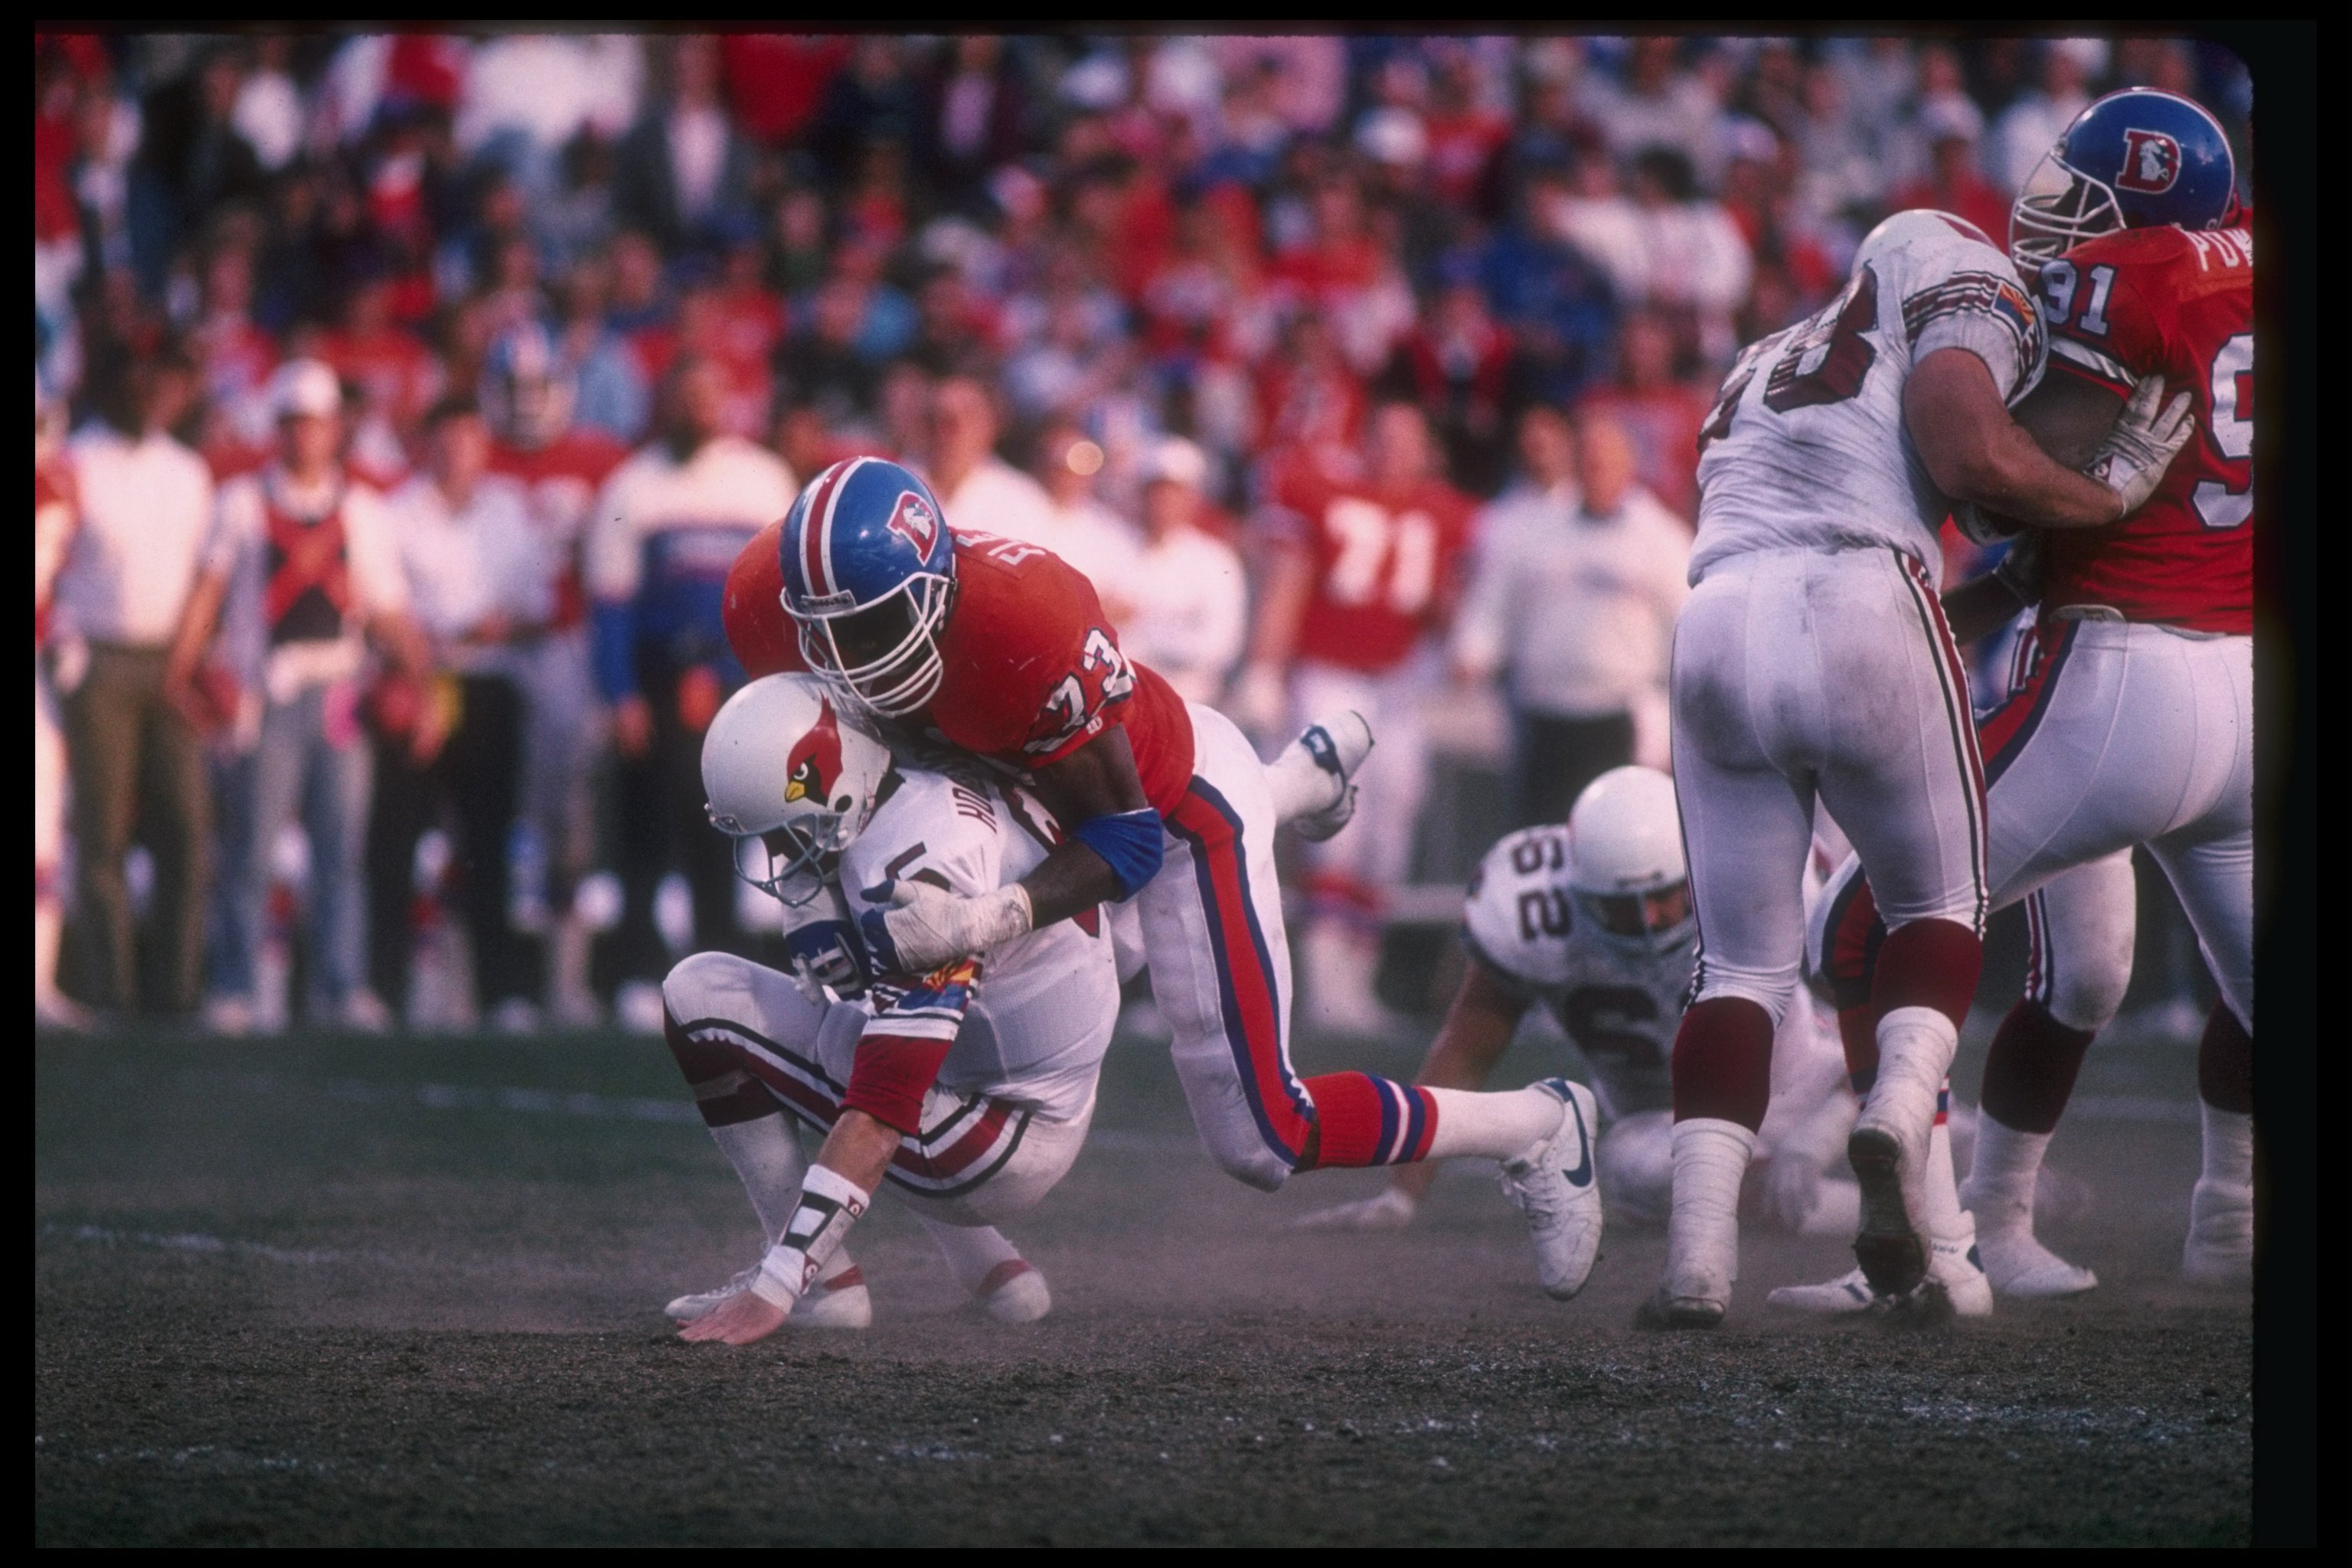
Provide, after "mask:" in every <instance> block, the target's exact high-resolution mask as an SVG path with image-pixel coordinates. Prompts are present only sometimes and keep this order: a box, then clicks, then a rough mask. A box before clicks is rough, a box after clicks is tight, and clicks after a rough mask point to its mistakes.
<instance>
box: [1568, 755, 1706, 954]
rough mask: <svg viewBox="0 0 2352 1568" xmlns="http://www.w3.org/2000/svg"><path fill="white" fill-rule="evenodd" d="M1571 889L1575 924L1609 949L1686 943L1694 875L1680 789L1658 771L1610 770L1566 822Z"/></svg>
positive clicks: (1578, 800)
mask: <svg viewBox="0 0 2352 1568" xmlns="http://www.w3.org/2000/svg"><path fill="white" fill-rule="evenodd" d="M1568 888H1569V897H1570V898H1571V899H1572V900H1575V903H1576V918H1577V922H1578V923H1579V924H1580V925H1584V926H1586V927H1588V928H1589V929H1591V930H1592V931H1596V932H1598V933H1599V934H1600V936H1601V939H1602V940H1603V941H1605V942H1612V943H1614V944H1616V945H1618V946H1621V947H1626V948H1629V949H1635V950H1639V951H1641V952H1664V951H1666V950H1668V949H1670V948H1674V947H1677V946H1680V945H1681V944H1682V943H1683V942H1686V941H1688V940H1689V937H1690V934H1691V931H1692V930H1693V929H1694V927H1695V926H1696V917H1695V916H1694V915H1693V913H1692V912H1691V899H1690V878H1689V872H1688V871H1687V869H1686V868H1685V866H1684V863H1683V828H1682V816H1681V814H1680V813H1679V812H1678V811H1677V810H1676V809H1675V781H1674V780H1672V779H1670V778H1668V777H1667V776H1666V775H1665V774H1664V773H1660V772H1658V770H1657V769H1655V768H1643V767H1622V768H1612V769H1610V770H1609V772H1607V773H1602V774H1601V776H1600V777H1599V778H1597V779H1594V780H1593V781H1592V782H1591V784H1587V785H1586V786H1585V788H1584V793H1583V794H1582V795H1579V796H1577V798H1576V807H1575V809H1574V810H1572V811H1570V813H1569V814H1568Z"/></svg>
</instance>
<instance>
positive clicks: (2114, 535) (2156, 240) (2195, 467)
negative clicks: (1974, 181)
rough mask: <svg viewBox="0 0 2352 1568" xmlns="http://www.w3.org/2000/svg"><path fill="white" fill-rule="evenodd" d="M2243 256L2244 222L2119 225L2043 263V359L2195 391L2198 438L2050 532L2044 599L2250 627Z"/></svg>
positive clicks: (2250, 481)
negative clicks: (2145, 490) (2126, 496)
mask: <svg viewBox="0 0 2352 1568" xmlns="http://www.w3.org/2000/svg"><path fill="white" fill-rule="evenodd" d="M2253 263H2254V252H2253V241H2252V237H2250V236H2249V234H2248V232H2247V231H2246V230H2245V229H2242V228H2231V229H2217V230H2213V231H2210V232H2207V233H2202V234H2189V233H2187V232H2185V231H2183V230H2180V229H2178V228H2139V229H2126V230H2125V231H2124V232H2122V233H2120V234H2109V235H2102V236H2101V237H2098V238H2097V239H2094V240H2092V241H2090V242H2088V243H2087V244H2084V245H2078V246H2076V247H2074V249H2072V250H2070V251H2068V252H2067V253H2066V254H2065V255H2064V256H2063V257H2062V258H2059V259H2058V260H2056V261H2053V262H2051V263H2049V264H2048V265H2047V266H2045V267H2044V268H2042V306H2043V311H2044V314H2045V315H2047V317H2048V318H2049V322H2050V368H2051V370H2052V371H2053V373H2064V374H2070V375H2079V376H2083V377H2085V378H2087V379H2089V380H2091V381H2094V382H2096V383H2098V384H2100V385H2103V386H2106V387H2110V388H2112V389H2114V391H2115V392H2116V395H2119V396H2120V395H2125V394H2127V393H2128V392H2129V391H2130V390H2131V388H2132V386H2133V384H2135V383H2136V382H2137V381H2138V380H2139V379H2140V378H2142V377H2144V376H2150V375H2160V376H2162V377H2163V378H2164V385H2165V392H2166V395H2167V396H2168V397H2169V396H2170V395H2172V394H2174V393H2178V392H2179V391H2181V390H2183V389H2186V390H2187V391H2189V393H2190V394H2191V395H2193V397H2194V402H2193V404H2192V405H2191V406H2192V407H2193V409H2194V411H2195V413H2196V416H2197V433H2196V434H2195V435H2194V436H2192V437H2189V445H2188V446H2187V447H2183V448H2182V449H2181V451H2180V455H2179V457H2177V458H2173V460H2172V467H2171V468H2168V469H2167V470H2165V475H2164V479H2163V482H2162V483H2160V484H2159V485H2158V486H2157V489H2156V493H2155V494H2154V495H2153V496H2151V497H2149V498H2148V500H2147V504H2146V505H2145V506H2143V507H2141V508H2140V509H2139V510H2137V511H2136V512H2134V513H2132V515H2131V516H2130V517H2128V518H2126V519H2125V520H2124V521H2122V522H2119V523H2116V524H2115V525H2113V526H2112V527H2108V528H2095V529H2062V530H2053V531H2052V532H2051V534H2050V536H2049V540H2048V545H2049V574H2048V578H2047V584H2046V586H2045V587H2044V589H2043V592H2042V603H2043V604H2044V605H2048V606H2049V607H2051V608H2053V609H2056V608H2058V607H2060V606H2062V605H2110V606H2112V607H2114V608H2115V609H2117V610H2120V611H2122V612H2123V614H2124V615H2125V616H2127V617H2129V618H2130V619H2132V620H2135V621H2153V622H2159V623H2162V624H2165V625H2168V626H2185V627H2187V628H2189V630H2191V631H2200V632H2229V633H2236V634H2239V635H2248V634H2251V633H2252V631H2253V629H2254V618H2253V576H2254V462H2253V457H2254V321H2253V313H2254V298H2253V281H2254V265H2253Z"/></svg>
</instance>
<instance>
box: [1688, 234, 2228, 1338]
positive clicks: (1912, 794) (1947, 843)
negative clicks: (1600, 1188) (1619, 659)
mask: <svg viewBox="0 0 2352 1568" xmlns="http://www.w3.org/2000/svg"><path fill="white" fill-rule="evenodd" d="M2046 353H2047V337H2046V334H2045V331H2044V328H2043V323H2042V317H2041V314H2040V311H2039V310H2038V308H2037V307H2036V305H2035V303H2034V301H2033V300H2032V297H2031V296H2030V295H2029V294H2028V293H2027V291H2026V290H2025V289H2024V288H2023V287H2022V285H2021V283H2020V282H2019V280H2018V277H2017V273H2016V270H2015V269H2014V268H2013V267H2012V266H2011V263H2010V259H2009V258H2008V257H2007V256H2006V255H2005V254H2003V253H2002V251H2001V249H2000V247H1998V246H1997V245H1995V244H1993V243H1992V242H1991V241H1990V239H1989V238H1987V237H1985V236H1984V235H1983V234H1981V233H1979V231H1978V230H1977V229H1976V228H1974V227H1973V226H1971V225H1969V224H1968V223H1966V222H1964V221H1962V220H1960V219H1958V218H1956V217H1953V216H1949V215H1948V214H1944V213H1937V212H1927V211H1918V212H1907V213H1898V214H1896V215H1895V216H1893V217H1890V218H1888V219H1887V220H1886V221H1885V223H1882V224H1881V225H1879V226H1878V227H1876V228H1875V229H1874V230H1872V231H1871V233H1870V234H1869V235H1868V236H1867V237H1865V238H1864V240H1863V243H1862V245H1861V247H1860V248H1859V249H1858V250H1857V252H1856V253H1855V257H1854V264H1853V276H1852V279H1851V280H1850V281H1849V282H1848V284H1847V286H1846V288H1845V289H1844V290H1843V292H1842V293H1841V294H1840V295H1839V296H1838V297H1837V299H1835V300H1832V301H1831V302H1830V303H1829V304H1828V305H1826V306H1824V307H1823V308H1822V310H1820V311H1819V312H1818V313H1817V314H1815V315H1814V316H1812V317H1811V318H1810V319H1809V320H1807V321H1802V322H1800V323H1799V324H1797V325H1796V326H1794V327H1792V328H1790V329H1788V330H1787V331H1781V332H1779V333H1776V334H1774V335H1773V336H1771V337H1769V338H1767V339H1765V340H1764V341H1762V342H1759V343H1757V344H1755V345H1754V346H1753V347H1751V348H1749V349H1748V351H1747V352H1746V353H1743V354H1742V355H1741V356H1740V358H1739V361H1738V363H1737V364H1736V365H1735V366H1734V367H1733V370H1732V374H1731V375H1730V377H1729V379H1728V380H1727V382H1726V383H1725V385H1724V391H1723V395H1722V397H1721V399H1720V400H1719V401H1718V402H1717V405H1716V408H1715V410H1714V412H1713V413H1712V414H1711V415H1710V416H1708V419H1707V421H1706V426H1705V427H1704V428H1703V430H1702V431H1701V434H1700V440H1701V443H1702V448H1701V456H1700V459H1699V485H1700V501H1699V527H1698V538H1697V542H1696V546H1695V548H1694V550H1693V552H1692V557H1691V584H1692V594H1691V597H1690V599H1689V601H1688V603H1687V604H1686V605H1685V607H1684V609H1683V612H1682V616H1681V618H1680V619H1679V621H1678V622H1677V623H1676V626H1675V652H1674V672H1673V704H1674V754H1675V784H1676V787H1677V792H1678V795H1679V797H1680V801H1681V807H1682V814H1683V827H1684V837H1685V845H1686V847H1687V849H1688V852H1689V857H1690V870H1691V889H1692V894H1693V900H1694V902H1695V905H1696V915H1697V920H1698V925H1699V932H1700V944H1699V956H1698V963H1697V969H1696V977H1695V984H1694V993H1693V994H1694V1000H1693V1002H1692V1005H1691V1006H1690V1007H1689V1008H1688V1009H1687V1010H1686V1011H1685V1013H1684V1015H1683V1019H1682V1025H1681V1028H1680V1030H1679V1032H1678V1034H1677V1037H1676V1040H1675V1049H1674V1055H1673V1064H1672V1076H1673V1080H1674V1100H1675V1127H1674V1134H1673V1138H1674V1162H1675V1180H1674V1213H1673V1216H1672V1218H1671V1220H1670V1221H1669V1224H1668V1227H1667V1246H1666V1264H1665V1270H1664V1278H1663V1279H1662V1280H1661V1281H1660V1284H1659V1288H1658V1290H1657V1293H1656V1295H1655V1296H1654V1298H1653V1299H1652V1300H1650V1301H1649V1302H1648V1303H1647V1304H1646V1305H1645V1307H1644V1309H1643V1321H1645V1322H1647V1323H1650V1324H1652V1325H1654V1326H1658V1327H1666V1328H1710V1327H1713V1326H1715V1325H1716V1324H1717V1323H1719V1322H1721V1321H1722V1320H1723V1316H1724V1313H1725V1311H1726V1310H1727V1309H1728V1307H1729V1305H1730V1300H1731V1287H1732V1283H1733V1281H1734V1279H1736V1278H1737V1277H1738V1197H1739V1186H1740V1183H1741V1180H1742V1178H1743V1177H1744V1175H1745V1173H1746V1172H1747V1169H1748V1163H1749V1162H1750V1160H1751V1158H1752V1157H1753V1154H1754V1150H1755V1145H1756V1138H1757V1130H1758V1129H1759V1126H1760V1125H1761V1123H1762V1121H1763V1118H1764V1112H1765V1110H1766V1106H1767V1103H1768V1100H1769V1086H1770V1061H1771V1054H1772V1039H1773V1034H1774V1031H1775V1029H1776V1027H1777V1026H1778V1025H1779V1022H1780V1018H1781V1017H1782V1016H1783V1015H1784V1014H1785V1013H1786V1012H1787V1010H1788V1008H1789V1007H1790V1005H1791V1003H1792V1001H1793V999H1794V997H1795V994H1796V991H1797V982H1798V975H1799V972H1800V969H1801V965H1802V963H1803V957H1804V940H1805V910H1804V900H1803V892H1802V881H1803V876H1804V868H1805V864H1806V856H1807V853H1808V850H1809V844H1810V839H1811V825H1812V815H1813V808H1814V805H1815V804H1816V802H1818V803H1819V804H1821V805H1823V806H1825V807H1826V808H1827V809H1828V811H1829V812H1830V814H1831V815H1832V816H1834V817H1835V818H1836V820H1837V822H1838V823H1839V824H1840V825H1841V826H1843V828H1844V829H1845V831H1846V832H1847V834H1848V835H1850V836H1851V837H1852V839H1853V846H1854V848H1855V850H1856V852H1857V853H1858V854H1859V855H1860V856H1861V858H1862V862H1863V865H1864V867H1865V868H1868V870H1869V873H1870V878H1871V881H1872V883H1873V885H1874V888H1875V889H1877V891H1878V899H1879V905H1880V909H1881V910H1882V911H1883V913H1884V914H1885V919H1886V923H1887V927H1888V935H1887V937H1886V940H1885V945H1884V947H1883V949H1882V950H1881V952H1879V954H1878V959H1877V965H1876V971H1875V979H1874V990H1873V994H1872V998H1871V1004H1872V1007H1873V1010H1874V1014H1875V1021H1874V1028H1873V1030H1872V1031H1871V1032H1870V1035H1869V1037H1868V1038H1867V1039H1865V1040H1864V1042H1863V1044H1864V1047H1866V1048H1865V1049H1864V1052H1863V1053H1862V1054H1864V1056H1867V1055H1870V1054H1872V1051H1873V1050H1874V1054H1875V1056H1876V1058H1877V1059H1876V1060H1874V1061H1873V1060H1855V1061H1851V1062H1850V1063H1849V1066H1850V1068H1852V1069H1853V1073H1854V1077H1855V1081H1856V1083H1857V1084H1858V1085H1862V1086H1864V1087H1865V1092H1866V1098H1865V1099H1864V1104H1863V1108H1862V1111H1861V1115H1860V1117H1859V1119H1858V1121H1857V1122H1856V1124H1855V1127H1854V1131H1853V1134H1852V1136H1851V1138H1850V1140H1849V1142H1848V1148H1847V1153H1848V1157H1849V1159H1850V1160H1851V1161H1852V1162H1853V1167H1854V1173H1855V1175H1856V1177H1857V1179H1858V1182H1859V1184H1860V1186H1861V1189H1862V1221H1861V1226H1860V1232H1859V1234H1858V1236H1857V1237H1856V1238H1855V1243H1854V1252H1855V1259H1856V1261H1857V1262H1858V1263H1859V1264H1861V1266H1862V1267H1863V1268H1864V1271H1865V1272H1866V1274H1867V1275H1868V1277H1869V1279H1870V1281H1871V1283H1872V1285H1873V1287H1874V1288H1875V1289H1879V1290H1881V1291H1884V1292H1887V1293H1892V1294H1897V1295H1900V1294H1906V1293H1907V1292H1909V1291H1911V1290H1913V1289H1916V1288H1917V1287H1918V1286H1919V1284H1920V1283H1921V1282H1922V1280H1924V1279H1926V1278H1927V1272H1928V1265H1929V1262H1930V1259H1931V1257H1932V1244H1933V1241H1934V1239H1935V1238H1937V1237H1949V1236H1952V1235H1954V1234H1956V1233H1957V1232H1958V1228H1959V1226H1960V1225H1961V1224H1962V1221H1961V1218H1960V1209H1959V1206H1958V1200H1957V1197H1956V1196H1954V1195H1953V1194H1951V1193H1950V1191H1949V1190H1948V1189H1949V1187H1950V1183H1949V1181H1948V1179H1947V1180H1945V1181H1944V1182H1943V1183H1941V1184H1935V1183H1931V1182H1930V1181H1929V1180H1928V1173H1929V1172H1930V1170H1931V1168H1932V1162H1930V1160H1929V1159H1928V1157H1927V1156H1928V1148H1929V1142H1930V1139H1931V1136H1932V1132H1933V1128H1934V1124H1935V1121H1936V1115H1937V1104H1938V1101H1939V1099H1940V1097H1941V1095H1942V1092H1943V1085H1944V1079H1945V1076H1946V1074H1947V1072H1948V1070H1949V1068H1950V1066H1951V1060H1952V1055H1953V1052H1954V1050H1955V1049H1956V1048H1957V1046H1958V1038H1959V1033H1958V1031H1959V1020H1960V1019H1961V1017H1962V1016H1964V1015H1965V1013H1966V1010H1967V1008H1968V1005H1969V1000H1970V998H1971V997H1972V995H1973V994H1974V993H1975V990H1976V983H1977V976H1978V972H1979V968H1980V966H1981V963H1982V945H1981V936H1982V929H1983V920H1984V912H1985V888H1984V843H1985V819H1984V784H1983V768H1982V764H1981V763H1980V761H1979V756H1978V753H1977V747H1976V738H1975V733H1974V729H1973V726H1972V724H1971V722H1970V717H1969V697H1968V686H1967V679H1966V676H1965V674H1964V673H1963V667H1962V663H1961V659H1960V657H1959V654H1958V649H1957V647H1955V646H1954V645H1953V641H1952V637H1951V634H1950V631H1949V629H1948V627H1947V626H1946V625H1945V621H1944V616H1943V612H1942V608H1941V606H1940V605H1938V603H1937V574H1938V569H1939V566H1940V563H1941V559H1942V552H1941V551H1940V549H1939V548H1938V546H1937V528H1938V526H1939V525H1940V524H1941V522H1942V521H1943V519H1944V518H1945V517H1946V515H1947V514H1948V513H1950V512H1951V511H1952V510H1953V509H1954V507H1955V505H1956V504H1958V503H1975V504H1976V505H1978V506H1982V507H1986V508H1990V509H1991V510H1996V511H1999V512H2000V513H2002V514H2005V515H2007V516H2009V517H2012V518H2017V519H2021V520H2031V521H2033V522H2035V523H2038V524H2041V525H2042V526H2046V527H2053V528H2086V527H2097V526H2100V525H2103V524H2105V523H2109V522H2113V521H2116V519H2117V518H2120V517H2122V516H2124V515H2126V513H2128V512H2130V511H2131V510H2133V509H2134V508H2136V507H2137V506H2138V504H2139V503H2140V502H2141V501H2142V500H2145V499H2146V498H2147V496H2148V494H2150V493H2151V492H2152V491H2153V489H2155V487H2156V485H2157V483H2158V480H2159V479H2161V478H2162V477H2163V473H2164V469H2165V467H2166V465H2167V464H2168V463H2169V462H2170V461H2171V458H2172V456H2173V454H2174V453H2175V452H2177V451H2178V450H2179V447H2180V446H2181V445H2182V444H2183V443H2184V442H2185V441H2186V440H2187V438H2188V435H2189V419H2188V414H2187V400H2186V398H2185V397H2176V398H2175V399H2174V400H2173V401H2172V403H2171V404H2169V405H2163V402H2162V400H2163V394H2164V388H2163V387H2162V385H2161V384H2160V383H2158V382H2157V381H2155V380H2154V379H2153V378H2151V380H2150V381H2149V382H2148V383H2147V384H2144V385H2143V387H2142V388H2141V389H2140V390H2139V391H2137V392H2136V393H2135V394H2134V395H2133V399H2132V401H2131V403H2130V405H2128V406H2127V407H2126V412H2125V414H2124V416H2123V417H2122V418H2121V419H2120V420H2118V422H2117V424H2116V427H2115V429H2114V431H2113V432H2112V433H2111V434H2110V435H2109V436H2108V437H2107V438H2106V440H2105V442H2104V443H2102V445H2101V446H2100V447H2099V449H2098V451H2097V453H2096V454H2095V457H2094V458H2093V459H2092V461H2091V462H2090V463H2089V464H2088V465H2087V466H2086V468H2085V469H2084V471H2082V472H2077V471H2075V470H2074V469H2071V468H2065V467H2063V466H2062V465H2060V464H2059V463H2058V462H2056V461H2055V460H2054V459H2053V458H2051V457H2050V456H2049V455H2048V454H2047V453H2045V452H2044V451H2043V450H2042V448H2041V447H2039V446H2037V445H2035V443H2034V441H2033V438H2032V437H2031V436H2030V435H2029V434H2028V433H2027V432H2026V431H2025V430H2024V429H2023V428H2022V427H2021V426H2019V425H2018V424H2017V423H2016V422H2015V421H2014V420H2013V419H2012V418H2011V416H2010V413H2009V407H2010V405H2012V404H2013V403H2015V402H2016V401H2017V400H2018V399H2019V398H2020V397H2021V396H2023V395H2024V394H2025V393H2026V392H2027V391H2029V390H2030V389H2031V388H2032V385H2033V384H2034V383H2035V382H2036V381H2037V380H2038V379H2039V377H2040V375H2041V374H2042V365H2043V361H2044V356H2045V354H2046ZM2160 405H2161V406H2160Z"/></svg>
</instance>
